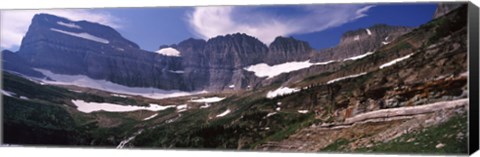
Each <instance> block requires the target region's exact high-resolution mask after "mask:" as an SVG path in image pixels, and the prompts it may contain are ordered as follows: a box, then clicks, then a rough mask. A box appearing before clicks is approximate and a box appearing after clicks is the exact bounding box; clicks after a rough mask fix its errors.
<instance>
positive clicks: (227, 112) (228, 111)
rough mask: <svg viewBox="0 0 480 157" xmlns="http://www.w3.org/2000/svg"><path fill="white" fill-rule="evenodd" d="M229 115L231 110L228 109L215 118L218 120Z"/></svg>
mask: <svg viewBox="0 0 480 157" xmlns="http://www.w3.org/2000/svg"><path fill="white" fill-rule="evenodd" d="M229 113H230V109H227V110H226V111H224V112H223V113H220V114H218V115H217V116H215V117H217V118H218V117H223V116H225V115H227V114H229Z"/></svg>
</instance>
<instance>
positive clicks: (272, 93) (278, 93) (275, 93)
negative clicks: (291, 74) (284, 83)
mask: <svg viewBox="0 0 480 157" xmlns="http://www.w3.org/2000/svg"><path fill="white" fill-rule="evenodd" d="M298 91H300V89H296V88H288V87H280V88H278V89H276V90H274V91H268V93H267V98H269V99H273V98H275V97H277V96H282V95H287V94H291V93H295V92H298Z"/></svg>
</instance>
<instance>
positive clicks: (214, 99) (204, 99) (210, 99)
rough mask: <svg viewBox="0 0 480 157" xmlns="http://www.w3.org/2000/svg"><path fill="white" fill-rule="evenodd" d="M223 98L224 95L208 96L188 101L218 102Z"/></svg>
mask: <svg viewBox="0 0 480 157" xmlns="http://www.w3.org/2000/svg"><path fill="white" fill-rule="evenodd" d="M223 99H225V97H210V98H201V99H196V100H190V102H198V103H202V102H203V103H214V102H219V101H222V100H223Z"/></svg>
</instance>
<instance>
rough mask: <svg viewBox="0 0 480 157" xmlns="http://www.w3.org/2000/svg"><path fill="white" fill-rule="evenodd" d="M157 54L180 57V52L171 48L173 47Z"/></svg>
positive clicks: (158, 51)
mask: <svg viewBox="0 0 480 157" xmlns="http://www.w3.org/2000/svg"><path fill="white" fill-rule="evenodd" d="M155 52H156V53H158V54H162V55H165V56H174V57H180V51H178V50H176V49H174V48H171V47H167V48H163V49H160V50H157V51H155Z"/></svg>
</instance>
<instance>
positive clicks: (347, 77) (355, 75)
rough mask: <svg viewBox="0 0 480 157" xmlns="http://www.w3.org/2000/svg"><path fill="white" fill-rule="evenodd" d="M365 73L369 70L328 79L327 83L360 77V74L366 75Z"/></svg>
mask: <svg viewBox="0 0 480 157" xmlns="http://www.w3.org/2000/svg"><path fill="white" fill-rule="evenodd" d="M365 74H367V72H363V73H360V74H353V75H348V76H344V77H340V78H336V79H333V80H330V81H328V82H327V84H330V83H334V82H337V81H341V80H345V79H349V78H355V77H359V76H362V75H365Z"/></svg>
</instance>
